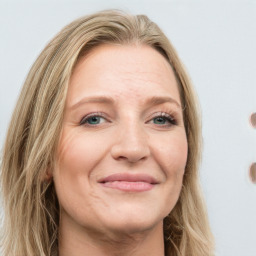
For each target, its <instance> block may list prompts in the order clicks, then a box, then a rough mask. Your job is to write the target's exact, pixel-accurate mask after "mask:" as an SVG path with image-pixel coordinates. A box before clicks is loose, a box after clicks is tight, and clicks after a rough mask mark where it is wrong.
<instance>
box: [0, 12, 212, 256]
mask: <svg viewBox="0 0 256 256" xmlns="http://www.w3.org/2000/svg"><path fill="white" fill-rule="evenodd" d="M106 43H108V44H120V45H124V44H145V45H149V46H151V47H152V48H154V49H156V50H157V51H159V52H160V53H161V54H162V55H163V56H164V57H165V58H166V59H167V60H168V62H169V63H170V65H171V66H172V68H173V71H174V73H175V76H176V79H177V82H178V85H179V91H180V97H181V101H182V104H183V107H184V112H183V116H184V123H185V129H186V134H187V139H188V160H187V165H186V170H185V175H184V180H183V186H182V190H181V194H180V198H179V200H178V202H177V204H176V206H175V207H174V209H173V210H172V211H171V213H170V214H169V216H167V217H166V218H165V219H164V238H165V252H166V253H165V254H166V255H168V256H174V255H182V256H210V255H213V238H212V234H211V231H210V227H209V223H208V218H207V213H206V209H205V204H204V201H203V197H202V194H201V190H200V185H199V177H198V168H199V162H200V155H201V127H200V126H201V125H200V115H199V111H198V105H197V101H196V98H195V94H194V92H193V88H192V85H191V82H190V80H189V78H188V75H187V74H186V72H185V70H184V67H183V66H182V63H181V61H180V60H179V58H178V56H177V54H176V52H175V49H174V48H173V46H172V45H171V43H170V42H169V40H168V39H167V38H166V36H165V35H164V34H163V32H162V31H161V30H160V29H159V27H158V26H157V25H156V24H155V23H153V22H152V21H150V20H149V19H148V18H147V17H146V16H144V15H136V16H132V15H130V14H127V13H123V12H121V11H116V10H109V11H103V12H99V13H96V14H93V15H90V16H86V17H82V18H80V19H78V20H75V21H74V22H72V23H71V24H69V25H68V26H66V27H65V28H64V29H63V30H61V31H60V32H59V33H58V34H57V35H56V36H55V37H54V38H53V40H52V41H51V42H50V43H49V44H48V45H47V46H46V47H45V49H44V50H43V51H42V53H41V54H40V56H39V57H38V58H37V60H36V61H35V63H34V65H33V66H32V68H31V70H30V72H29V74H28V76H27V79H26V81H25V84H24V86H23V88H22V91H21V94H20V97H19V99H18V102H17V105H16V108H15V111H14V113H13V116H12V119H11V123H10V126H9V130H8V134H7V137H6V142H5V145H4V149H3V156H2V163H1V188H2V195H3V203H4V205H3V206H4V212H5V214H4V215H5V216H4V226H3V229H2V230H3V235H2V240H1V242H2V243H1V244H2V251H3V255H4V256H24V255H26V256H35V255H40V256H46V255H47V256H48V255H50V256H55V255H58V222H59V205H58V199H57V196H56V193H55V189H54V184H53V182H52V181H51V182H47V181H45V179H44V177H45V175H46V172H47V170H49V169H51V168H54V167H53V166H54V162H55V157H56V148H57V145H58V141H59V137H60V132H61V128H62V127H61V126H62V119H63V112H64V105H65V99H66V94H67V88H68V85H69V79H70V77H71V74H72V71H73V69H74V67H75V65H76V63H77V61H78V59H79V58H80V57H81V56H83V55H85V54H87V53H88V52H89V51H90V50H91V49H92V48H94V47H96V46H98V45H101V44H106Z"/></svg>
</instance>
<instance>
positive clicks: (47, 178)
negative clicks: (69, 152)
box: [43, 168, 53, 182]
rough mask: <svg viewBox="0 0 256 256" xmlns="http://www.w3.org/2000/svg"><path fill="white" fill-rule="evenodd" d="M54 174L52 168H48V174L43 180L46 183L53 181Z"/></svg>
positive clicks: (45, 174)
mask: <svg viewBox="0 0 256 256" xmlns="http://www.w3.org/2000/svg"><path fill="white" fill-rule="evenodd" d="M52 177H53V174H52V170H51V169H50V168H47V170H46V172H45V173H44V175H43V180H44V181H46V182H50V181H51V180H52Z"/></svg>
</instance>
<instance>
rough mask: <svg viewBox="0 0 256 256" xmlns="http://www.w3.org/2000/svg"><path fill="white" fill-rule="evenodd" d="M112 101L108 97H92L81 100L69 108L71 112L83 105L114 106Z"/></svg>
mask: <svg viewBox="0 0 256 256" xmlns="http://www.w3.org/2000/svg"><path fill="white" fill-rule="evenodd" d="M114 102H115V101H114V99H113V98H111V97H109V96H94V97H89V98H83V99H82V100H80V101H78V102H77V103H75V104H74V105H72V106H71V107H70V109H71V110H73V109H75V108H78V107H79V106H81V105H83V104H85V103H102V104H109V105H110V104H112V105H113V104H114Z"/></svg>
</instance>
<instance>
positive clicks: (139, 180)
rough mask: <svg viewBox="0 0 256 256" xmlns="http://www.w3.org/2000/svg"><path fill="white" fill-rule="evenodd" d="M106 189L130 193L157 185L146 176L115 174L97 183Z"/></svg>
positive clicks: (151, 178) (150, 177)
mask: <svg viewBox="0 0 256 256" xmlns="http://www.w3.org/2000/svg"><path fill="white" fill-rule="evenodd" d="M98 183H100V184H101V185H102V186H104V187H106V188H112V189H118V190H122V191H128V192H129V191H130V192H143V191H148V190H151V189H152V188H154V186H155V185H157V184H159V182H157V180H156V179H155V178H153V177H152V176H150V175H147V174H130V173H129V174H128V173H116V174H112V175H110V176H107V177H104V178H102V179H100V180H99V181H98Z"/></svg>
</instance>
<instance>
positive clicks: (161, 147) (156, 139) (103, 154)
mask: <svg viewBox="0 0 256 256" xmlns="http://www.w3.org/2000/svg"><path fill="white" fill-rule="evenodd" d="M57 158H58V161H57V166H56V168H55V169H54V171H53V174H52V175H53V179H54V183H55V187H56V192H57V196H58V200H59V203H60V217H61V219H60V229H59V255H60V256H71V255H72V256H87V255H88V256H91V255H93V256H105V255H107V256H117V255H118V256H130V255H132V256H143V255H145V256H151V255H152V256H153V255H154V256H155V255H157V256H164V238H163V219H164V218H165V217H166V216H167V215H168V214H169V213H170V212H171V210H172V209H173V207H174V206H175V204H176V202H177V200H178V198H179V195H180V190H181V186H182V179H183V175H184V170H185V166H186V161H187V138H186V132H185V128H184V123H183V113H182V107H181V101H180V96H179V91H178V86H177V82H176V79H175V76H174V73H173V71H172V69H171V67H170V65H169V63H168V62H167V61H166V60H165V59H164V57H163V56H162V55H161V54H159V53H158V52H157V51H156V50H154V49H152V48H150V47H148V46H144V45H136V46H135V45H129V46H128V45H127V46H116V45H115V46H114V45H102V46H99V47H97V48H95V49H94V50H92V51H91V52H90V53H89V55H87V56H85V57H83V58H82V59H81V60H80V61H79V63H78V64H77V66H76V67H75V69H74V72H73V75H72V77H71V81H70V86H69V89H68V95H67V100H66V109H65V113H64V121H63V129H62V134H61V138H60V143H59V147H58V155H57Z"/></svg>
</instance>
